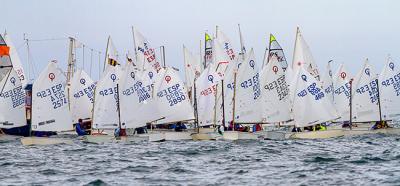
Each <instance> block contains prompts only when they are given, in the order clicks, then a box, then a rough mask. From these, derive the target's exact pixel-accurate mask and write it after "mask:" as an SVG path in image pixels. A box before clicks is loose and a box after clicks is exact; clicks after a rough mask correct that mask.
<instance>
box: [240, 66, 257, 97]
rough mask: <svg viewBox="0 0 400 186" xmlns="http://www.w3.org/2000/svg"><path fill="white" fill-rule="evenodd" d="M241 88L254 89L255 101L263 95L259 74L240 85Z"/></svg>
mask: <svg viewBox="0 0 400 186" xmlns="http://www.w3.org/2000/svg"><path fill="white" fill-rule="evenodd" d="M240 86H241V87H242V88H244V89H247V88H252V89H253V99H254V100H256V99H258V97H260V95H261V91H260V81H259V75H258V73H257V74H256V75H255V76H253V77H252V78H250V79H248V80H246V81H243V82H242V83H240Z"/></svg>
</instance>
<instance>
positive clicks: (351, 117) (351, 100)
mask: <svg viewBox="0 0 400 186" xmlns="http://www.w3.org/2000/svg"><path fill="white" fill-rule="evenodd" d="M349 83H350V99H349V102H350V103H349V104H350V129H352V127H353V78H351V79H350V82H349Z"/></svg>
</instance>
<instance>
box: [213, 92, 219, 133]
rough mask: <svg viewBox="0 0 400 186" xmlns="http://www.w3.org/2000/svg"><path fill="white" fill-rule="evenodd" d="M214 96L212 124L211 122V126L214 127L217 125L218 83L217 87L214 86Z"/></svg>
mask: <svg viewBox="0 0 400 186" xmlns="http://www.w3.org/2000/svg"><path fill="white" fill-rule="evenodd" d="M214 95H215V96H214V124H213V126H214V128H216V126H217V101H218V100H217V98H218V84H217V87H216V89H215V94H214Z"/></svg>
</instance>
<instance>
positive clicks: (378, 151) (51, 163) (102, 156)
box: [0, 135, 400, 185]
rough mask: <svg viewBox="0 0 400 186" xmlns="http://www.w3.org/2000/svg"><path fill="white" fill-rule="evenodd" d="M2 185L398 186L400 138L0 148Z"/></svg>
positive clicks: (12, 144) (7, 145)
mask: <svg viewBox="0 0 400 186" xmlns="http://www.w3.org/2000/svg"><path fill="white" fill-rule="evenodd" d="M0 184H1V185H26V184H34V185H85V184H87V185H221V184H224V185H267V184H268V185H326V184H335V185H349V184H351V185H399V184H400V136H385V135H370V136H361V137H351V138H338V139H328V140H287V141H268V140H266V141H241V142H230V141H202V142H195V141H179V142H161V143H137V144H104V145H94V144H85V143H81V142H79V141H76V143H75V144H74V145H56V146H35V147H24V146H22V145H20V143H19V141H15V142H10V143H1V144H0Z"/></svg>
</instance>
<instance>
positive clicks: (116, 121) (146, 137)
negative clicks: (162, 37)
mask: <svg viewBox="0 0 400 186" xmlns="http://www.w3.org/2000/svg"><path fill="white" fill-rule="evenodd" d="M132 34H133V38H134V47H135V48H134V49H135V50H134V51H135V55H134V57H133V59H131V58H129V59H128V60H127V62H126V63H125V64H123V63H122V60H121V59H120V58H119V57H120V55H119V54H118V51H117V50H116V47H115V46H114V43H113V41H112V39H111V37H109V38H108V41H107V47H106V56H105V61H104V66H103V72H102V75H101V77H100V79H99V80H98V81H93V80H92V78H91V77H90V76H89V75H88V74H87V73H86V72H85V71H84V70H83V69H77V68H76V64H75V61H76V60H71V59H70V60H68V61H69V62H68V70H67V71H66V72H64V71H63V69H60V68H59V67H58V66H59V64H58V62H57V61H51V62H49V63H48V65H47V66H46V68H45V69H44V70H43V71H42V72H41V73H40V75H39V76H38V77H37V78H36V80H35V81H34V82H33V84H32V83H28V80H27V77H26V75H25V72H24V69H23V67H22V64H21V61H20V59H19V57H18V54H17V51H16V48H15V47H14V45H13V44H12V42H11V40H10V38H9V36H8V34H6V33H5V34H3V35H0V67H1V68H0V86H1V92H0V93H1V94H0V103H1V104H0V128H1V130H0V141H7V140H12V139H16V138H18V137H17V136H15V135H10V134H17V135H18V134H19V135H20V136H24V137H22V138H21V142H22V144H24V145H49V144H59V143H72V139H73V136H76V134H78V135H79V136H83V137H79V139H80V140H83V141H85V142H89V143H106V142H125V143H126V142H135V141H164V140H191V139H193V140H217V139H225V140H242V139H243V140H244V139H321V138H333V137H341V136H351V135H362V134H374V133H384V134H400V129H399V128H397V127H396V126H395V122H394V121H396V119H398V118H399V116H400V109H399V107H398V105H399V104H400V97H399V96H400V70H399V68H398V67H397V64H395V63H394V61H393V60H392V59H391V58H390V57H388V58H387V61H386V63H385V64H384V67H383V70H382V71H381V73H380V74H376V73H374V71H373V69H372V67H371V66H370V64H369V62H368V59H367V60H366V61H365V63H364V64H363V66H362V68H361V69H360V71H359V72H358V73H357V74H356V75H355V76H351V75H350V74H349V72H348V71H347V70H346V68H345V66H344V64H340V66H339V68H338V70H337V71H336V72H333V70H332V61H329V62H328V63H327V66H326V71H325V74H322V73H321V71H320V70H319V68H318V66H317V65H316V62H315V60H314V58H313V56H312V53H311V50H310V48H309V46H308V45H307V43H306V41H305V39H304V37H303V35H302V34H301V32H300V29H299V28H297V32H296V40H295V47H294V54H293V61H292V63H291V64H288V62H287V60H286V56H285V54H284V51H283V49H282V47H281V46H280V44H279V43H278V41H277V39H276V38H275V36H274V35H272V34H271V35H270V39H269V43H268V47H267V48H266V50H265V54H264V58H263V61H262V63H258V62H256V57H255V53H254V50H253V49H250V50H246V47H245V45H244V42H243V37H242V33H241V30H240V26H239V36H240V50H239V51H236V50H235V49H234V46H233V44H232V42H231V40H230V39H229V38H228V37H227V35H226V34H225V33H224V32H222V31H221V30H220V29H218V27H217V29H216V32H215V35H214V36H212V35H211V34H209V33H205V38H204V48H203V49H200V51H204V53H203V54H202V52H200V53H201V54H199V55H194V54H193V53H191V52H190V51H189V49H188V48H186V47H185V46H183V54H184V62H183V64H184V73H185V78H184V80H185V81H184V80H183V79H182V78H180V76H179V72H178V69H176V68H174V67H170V66H166V65H165V56H158V55H156V50H157V48H154V47H152V46H151V45H150V43H149V42H148V40H147V39H146V38H145V36H144V35H143V34H141V33H140V32H139V31H138V30H137V29H136V28H133V27H132ZM71 46H74V39H73V38H71V43H70V47H71ZM201 48H202V47H201ZM72 52H73V50H70V54H69V57H70V58H71V57H72V56H73V54H72ZM161 59H162V60H161ZM260 64H261V65H260ZM17 129H18V130H17ZM13 130H14V131H13ZM24 130H25V131H26V130H27V131H28V132H25V133H24V132H21V131H24ZM15 131H19V133H18V132H16V133H15Z"/></svg>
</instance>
